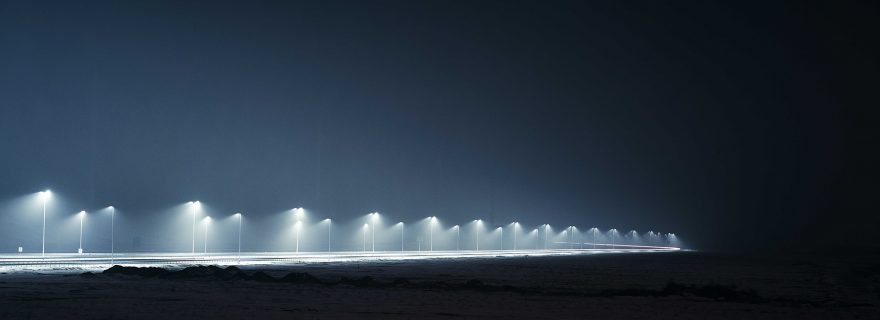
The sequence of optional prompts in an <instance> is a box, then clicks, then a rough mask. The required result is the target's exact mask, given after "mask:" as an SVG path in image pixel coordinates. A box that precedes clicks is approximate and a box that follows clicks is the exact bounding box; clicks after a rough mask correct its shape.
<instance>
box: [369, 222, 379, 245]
mask: <svg viewBox="0 0 880 320" xmlns="http://www.w3.org/2000/svg"><path fill="white" fill-rule="evenodd" d="M376 218H379V213H378V212H373V213H370V224H371V226H370V234H371V236H370V246H371V247H372V249H371V251H373V252H376Z"/></svg>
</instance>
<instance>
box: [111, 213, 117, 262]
mask: <svg viewBox="0 0 880 320" xmlns="http://www.w3.org/2000/svg"><path fill="white" fill-rule="evenodd" d="M114 218H116V208H115V207H113V206H110V264H114V263H115V262H116V261H115V260H114V258H115V254H114V253H115V252H114V249H115V248H114V246H115V243H116V239H114V237H115V233H116V232H115V231H116V230H114V229H115V228H114V226H113V225H114V222H115V221H113V220H114Z"/></svg>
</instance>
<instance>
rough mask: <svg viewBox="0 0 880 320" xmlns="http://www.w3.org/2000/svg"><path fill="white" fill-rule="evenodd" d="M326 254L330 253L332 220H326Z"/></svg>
mask: <svg viewBox="0 0 880 320" xmlns="http://www.w3.org/2000/svg"><path fill="white" fill-rule="evenodd" d="M326 220H327V253H330V226H331V225H333V220H332V219H330V218H327V219H326Z"/></svg>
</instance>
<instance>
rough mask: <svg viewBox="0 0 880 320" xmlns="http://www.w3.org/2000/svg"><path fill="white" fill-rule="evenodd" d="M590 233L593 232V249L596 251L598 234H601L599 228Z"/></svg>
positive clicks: (594, 228)
mask: <svg viewBox="0 0 880 320" xmlns="http://www.w3.org/2000/svg"><path fill="white" fill-rule="evenodd" d="M590 231H592V232H593V249H596V234H597V233H599V228H596V227H593V228H592V229H590Z"/></svg>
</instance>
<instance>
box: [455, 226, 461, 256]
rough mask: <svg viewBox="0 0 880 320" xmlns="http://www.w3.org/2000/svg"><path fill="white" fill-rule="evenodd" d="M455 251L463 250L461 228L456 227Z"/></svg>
mask: <svg viewBox="0 0 880 320" xmlns="http://www.w3.org/2000/svg"><path fill="white" fill-rule="evenodd" d="M455 250H461V228H459V227H458V225H455Z"/></svg>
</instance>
